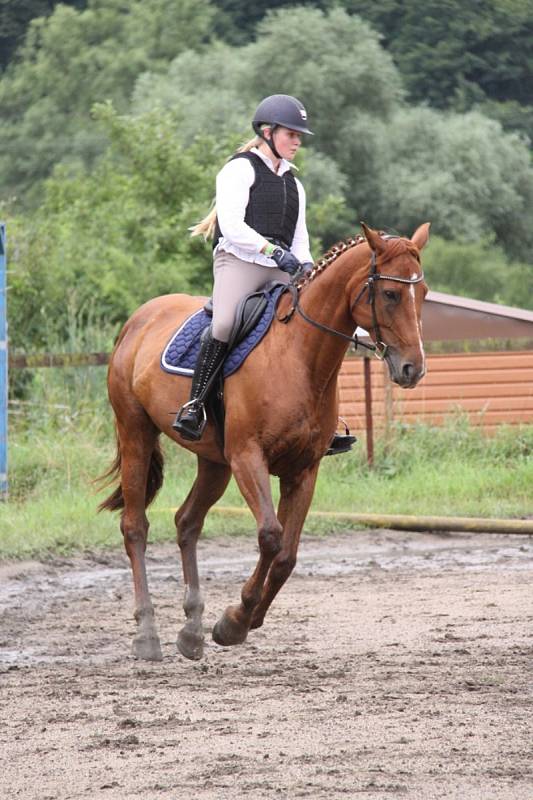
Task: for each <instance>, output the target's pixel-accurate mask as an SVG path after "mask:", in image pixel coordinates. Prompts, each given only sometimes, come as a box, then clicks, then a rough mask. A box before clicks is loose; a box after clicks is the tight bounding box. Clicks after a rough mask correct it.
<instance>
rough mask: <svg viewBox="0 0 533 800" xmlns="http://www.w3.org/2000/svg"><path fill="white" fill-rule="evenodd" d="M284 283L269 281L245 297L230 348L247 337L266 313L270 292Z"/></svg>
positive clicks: (239, 306) (240, 305)
mask: <svg viewBox="0 0 533 800" xmlns="http://www.w3.org/2000/svg"><path fill="white" fill-rule="evenodd" d="M283 285H284V284H281V283H280V281H269V282H268V283H267V284H265V286H263V288H262V289H259V290H258V291H257V292H252V293H251V294H248V295H246V297H243V299H242V300H241V301H240V303H239V305H238V306H237V311H236V313H235V323H234V325H233V330H232V331H231V336H230V339H229V343H228V349H229V350H231V349H232V348H233V347H235V346H236V345H238V344H239V343H240V342H242V341H243V340H244V339H246V337H247V336H248V334H249V333H250V331H252V330H253V329H254V328H255V326H256V325H257V323H258V322H259V320H260V319H261V317H262V316H263V314H264V313H265V309H266V307H267V305H268V301H269V296H270V292H271V291H272V290H273V289H275V288H276V286H283ZM211 307H212V306H211ZM204 308H205V306H204Z"/></svg>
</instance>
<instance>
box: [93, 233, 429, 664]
mask: <svg viewBox="0 0 533 800" xmlns="http://www.w3.org/2000/svg"><path fill="white" fill-rule="evenodd" d="M363 229H364V233H365V237H366V239H364V238H363V237H357V238H355V239H350V240H348V241H347V242H344V243H341V245H338V246H336V247H335V248H333V249H332V250H331V251H329V252H328V253H327V254H326V256H325V257H324V258H323V259H321V260H320V261H319V262H317V264H316V265H315V267H314V269H313V272H312V273H311V275H310V277H308V278H305V279H302V281H300V284H299V285H298V288H297V289H293V290H292V291H289V292H287V293H286V294H284V295H283V296H282V298H281V300H280V303H279V305H278V310H277V319H275V320H274V321H273V323H272V325H271V327H270V329H269V331H268V333H267V334H266V335H265V337H264V338H263V340H262V341H261V342H260V344H258V346H257V347H256V348H255V349H254V350H253V351H252V353H251V354H250V355H249V356H248V358H247V359H246V361H245V362H244V364H243V365H242V366H241V367H240V369H239V370H238V371H237V372H235V373H234V374H233V375H231V377H229V378H227V379H226V381H225V387H224V403H225V411H226V418H225V444H224V447H223V448H222V446H221V444H220V443H219V440H218V438H217V436H216V434H215V429H214V425H213V424H211V423H209V424H208V426H207V427H206V429H205V432H204V435H203V437H202V439H201V440H200V441H199V442H189V441H185V440H183V439H181V438H180V436H179V434H177V433H176V432H174V431H173V430H172V427H171V424H172V420H173V416H172V413H171V412H174V411H175V409H176V408H178V407H179V406H181V405H182V404H183V403H184V402H185V401H186V400H187V399H188V395H189V389H190V379H189V378H184V377H177V376H175V375H169V374H168V373H165V372H163V371H162V369H161V367H160V354H161V352H162V350H163V348H164V346H165V344H166V342H167V341H168V339H169V338H170V336H171V335H172V333H173V332H174V331H175V329H176V328H177V327H178V326H179V325H180V324H181V323H182V322H183V321H184V320H185V319H186V318H187V317H188V316H190V315H191V314H192V313H194V312H195V311H197V310H198V309H199V308H200V307H201V306H202V305H203V303H205V298H199V297H189V296H187V295H180V294H173V295H166V296H163V297H157V298H155V299H154V300H151V301H149V302H148V303H146V304H145V305H143V306H142V307H141V308H139V309H138V310H137V311H136V312H135V313H134V314H133V316H132V317H131V318H130V319H129V320H128V322H127V323H126V324H125V326H124V328H123V329H122V331H121V333H120V336H119V338H118V340H117V343H116V346H115V349H114V351H113V354H112V357H111V362H110V365H109V375H108V386H109V397H110V400H111V404H112V406H113V409H114V412H115V417H116V430H117V455H116V458H115V461H114V464H113V465H112V467H111V469H110V470H109V472H108V473H107V476H108V477H110V478H111V479H113V478H114V477H115V476H116V477H119V476H120V485H119V486H118V488H116V489H115V491H114V492H113V493H112V494H111V495H110V496H109V497H108V498H107V499H106V500H105V501H104V502H103V503H102V504H101V508H106V509H109V510H115V509H122V514H121V523H120V527H121V530H122V534H123V536H124V542H125V547H126V551H127V553H128V556H129V559H130V562H131V567H132V572H133V583H134V590H135V614H134V616H135V619H136V621H137V631H136V634H135V637H134V641H133V653H134V655H135V656H136V657H137V658H141V659H146V660H159V659H161V657H162V656H161V647H160V643H159V637H158V634H157V630H156V626H155V620H154V609H153V606H152V602H151V599H150V593H149V590H148V583H147V576H146V566H145V550H146V542H147V534H148V519H147V517H146V513H145V509H146V507H147V506H148V505H149V503H151V501H152V500H153V499H154V497H155V495H156V493H157V491H158V490H159V488H160V486H161V484H162V480H163V457H162V454H161V450H160V447H159V441H158V437H159V435H160V433H164V434H166V435H167V436H168V437H169V438H171V439H173V440H174V441H175V442H176V444H179V445H181V446H182V447H185V448H187V449H188V450H191V451H192V452H193V453H195V454H196V457H197V460H198V473H197V476H196V480H195V481H194V484H193V486H192V488H191V490H190V492H189V495H188V496H187V499H186V500H185V502H184V503H183V505H182V506H181V508H180V509H179V510H178V512H177V513H176V516H175V524H176V529H177V537H178V544H179V548H180V551H181V559H182V566H183V577H184V583H185V597H184V603H183V608H184V611H185V617H186V622H185V625H184V627H183V628H182V629H181V630H180V632H179V634H178V640H177V645H178V649H179V651H180V652H181V653H182V655H184V656H186V657H187V658H192V659H198V658H201V656H202V653H203V645H204V634H203V628H202V613H203V608H204V605H203V599H202V595H201V591H200V584H199V578H198V566H197V557H196V545H197V541H198V537H199V536H200V533H201V531H202V527H203V523H204V520H205V517H206V515H207V512H208V511H209V509H210V508H211V506H212V505H213V504H214V503H216V501H217V500H219V498H220V497H222V495H223V493H224V491H225V489H226V487H227V485H228V482H229V480H230V477H231V475H232V474H233V475H234V477H235V480H236V481H237V484H238V486H239V489H240V491H241V493H242V495H243V497H244V499H245V500H246V502H247V504H248V505H249V507H250V509H251V511H252V513H253V515H254V517H255V520H256V523H257V536H258V541H259V559H258V562H257V565H256V567H255V570H254V571H253V573H252V575H251V576H250V577H249V578H248V580H247V581H246V582H245V584H244V586H243V589H242V593H241V599H240V603H238V604H237V605H233V606H229V607H228V608H227V609H226V611H225V612H224V614H223V615H222V617H221V618H220V620H219V621H218V622H217V623H216V625H215V627H214V628H213V632H212V635H213V639H214V640H215V641H216V642H218V643H219V644H221V645H234V644H240V643H242V642H244V640H245V639H246V637H247V634H248V631H249V630H250V629H251V628H258V627H259V626H260V625H262V624H263V620H264V617H265V614H266V612H267V610H268V608H269V606H270V604H271V603H272V601H273V599H274V597H275V596H276V594H277V593H278V591H279V590H280V589H281V587H282V586H283V584H284V583H285V581H286V580H287V578H288V577H289V575H290V573H291V572H292V570H293V568H294V565H295V563H296V553H297V550H298V543H299V539H300V533H301V530H302V527H303V524H304V521H305V518H306V515H307V512H308V509H309V506H310V504H311V499H312V497H313V492H314V487H315V481H316V478H317V472H318V467H319V464H320V461H321V459H322V457H323V455H324V454H325V452H326V450H327V448H328V445H329V443H330V441H331V438H332V436H333V434H334V432H335V430H336V425H337V409H338V393H337V376H338V374H339V370H340V367H341V364H342V360H343V358H344V355H345V352H346V349H347V346H348V341H349V340H353V337H352V336H351V334H352V333H353V331H354V328H355V327H356V326H358V325H359V326H361V327H362V328H364V329H365V330H367V331H369V332H370V334H371V338H372V339H373V341H374V342H375V343H376V344H375V349H377V350H378V351H379V352H380V353H381V355H382V356H383V357H384V358H385V360H386V362H387V364H388V367H389V371H390V375H391V378H392V380H393V381H395V382H396V383H397V384H399V385H400V386H403V387H405V388H409V387H413V386H415V385H416V383H417V382H418V381H419V380H420V379H421V378H422V377H423V375H424V373H425V359H424V350H423V346H422V340H421V327H420V316H421V309H422V301H423V299H424V296H425V293H426V291H427V287H426V285H425V283H424V281H423V274H422V271H421V266H420V257H419V253H420V250H421V249H422V248H423V247H424V245H425V244H426V242H427V240H428V232H429V223H425V224H424V225H421V226H420V227H419V228H418V229H417V231H416V232H415V234H414V235H413V237H412V239H411V240H409V239H405V238H389V237H386V236H381V235H380V234H379V233H378V232H377V231H374V230H372V229H370V228H368V227H367V226H366V225H364V224H363ZM284 323H285V324H284ZM269 475H276V476H278V477H279V480H280V501H279V506H278V509H277V513H276V510H275V508H274V504H273V500H272V494H271V489H270V478H269Z"/></svg>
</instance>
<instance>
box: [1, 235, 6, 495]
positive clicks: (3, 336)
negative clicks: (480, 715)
mask: <svg viewBox="0 0 533 800" xmlns="http://www.w3.org/2000/svg"><path fill="white" fill-rule="evenodd" d="M6 262H7V256H6V226H5V224H4V223H3V222H0V500H5V499H6V498H7V302H6Z"/></svg>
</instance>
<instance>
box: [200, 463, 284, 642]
mask: <svg viewBox="0 0 533 800" xmlns="http://www.w3.org/2000/svg"><path fill="white" fill-rule="evenodd" d="M231 468H232V471H233V475H234V477H235V480H236V481H237V484H238V486H239V489H240V490H241V493H242V495H243V497H244V499H245V500H246V502H247V503H248V505H249V507H250V509H251V511H252V513H253V515H254V517H255V520H256V523H257V537H258V543H259V561H258V562H257V566H256V568H255V570H254V572H253V573H252V575H251V576H250V578H248V580H247V581H246V583H245V584H244V586H243V588H242V592H241V602H240V604H239V605H236V606H229V607H228V608H227V609H226V611H225V612H224V614H223V615H222V617H221V618H220V619H219V621H218V622H217V623H216V625H215V627H214V628H213V639H214V640H215V642H217V644H222V645H231V644H241V643H242V642H244V640H245V639H246V636H247V635H248V631H249V630H250V624H251V621H252V615H253V612H254V609H255V607H256V605H257V604H258V602H259V600H260V599H261V593H262V590H263V584H264V582H265V578H266V576H267V574H268V570H269V568H270V565H271V563H272V560H273V559H274V557H275V556H276V554H277V553H278V552H279V549H280V547H281V531H282V527H281V525H280V523H279V521H278V518H277V516H276V512H275V509H274V504H273V502H272V494H271V491H270V476H269V474H268V468H267V465H266V463H265V459H264V457H263V454H262V452H261V451H260V450H259V448H254V449H252V448H248V449H247V450H246V451H243V452H241V453H239V454H238V456H235V457H233V458H232V459H231Z"/></svg>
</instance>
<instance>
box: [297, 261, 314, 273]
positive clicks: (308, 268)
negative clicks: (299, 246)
mask: <svg viewBox="0 0 533 800" xmlns="http://www.w3.org/2000/svg"><path fill="white" fill-rule="evenodd" d="M314 266H315V265H314V264H313V262H312V261H303V262H302V265H301V267H300V272H301V273H302V275H309V273H310V272H312V270H313V267H314Z"/></svg>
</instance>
